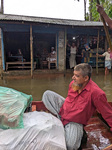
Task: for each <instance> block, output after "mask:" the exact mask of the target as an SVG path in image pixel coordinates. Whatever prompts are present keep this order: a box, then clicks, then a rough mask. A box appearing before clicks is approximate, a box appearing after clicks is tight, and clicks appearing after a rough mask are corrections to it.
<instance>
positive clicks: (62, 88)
mask: <svg viewBox="0 0 112 150" xmlns="http://www.w3.org/2000/svg"><path fill="white" fill-rule="evenodd" d="M71 80H72V73H69V74H67V75H66V76H65V77H64V76H63V75H52V76H48V75H46V76H43V77H42V76H40V77H35V78H34V79H30V78H23V79H18V78H17V79H11V78H10V79H8V78H6V79H4V80H0V85H1V86H5V87H10V88H13V89H16V90H18V91H21V92H24V93H26V94H29V95H30V94H31V95H32V96H33V100H41V98H42V94H43V92H44V91H46V90H52V91H55V92H57V93H58V94H60V95H62V96H63V97H66V96H67V91H68V85H69V83H70V81H71ZM92 80H93V81H94V82H96V84H98V86H99V87H100V88H101V89H102V90H103V91H104V92H105V93H106V95H107V99H108V101H112V98H111V89H112V81H111V80H112V74H110V75H108V76H107V77H105V76H104V72H100V73H99V74H98V75H96V73H93V75H92Z"/></svg>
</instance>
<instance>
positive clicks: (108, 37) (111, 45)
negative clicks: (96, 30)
mask: <svg viewBox="0 0 112 150" xmlns="http://www.w3.org/2000/svg"><path fill="white" fill-rule="evenodd" d="M97 4H99V5H100V2H99V0H97ZM100 17H101V20H102V22H103V25H104V30H105V34H106V37H107V41H108V44H109V47H110V49H111V51H112V43H111V40H110V35H109V31H108V28H107V26H106V23H105V20H104V18H103V16H102V15H100Z"/></svg>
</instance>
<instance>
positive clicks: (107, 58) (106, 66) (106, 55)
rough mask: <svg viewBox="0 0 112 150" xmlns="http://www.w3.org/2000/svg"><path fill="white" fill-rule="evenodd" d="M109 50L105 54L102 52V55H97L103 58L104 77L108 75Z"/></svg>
mask: <svg viewBox="0 0 112 150" xmlns="http://www.w3.org/2000/svg"><path fill="white" fill-rule="evenodd" d="M110 52H111V50H110V48H108V50H107V52H104V53H103V54H102V55H99V54H97V55H98V56H99V57H105V75H108V74H109V70H110V69H111V56H110Z"/></svg>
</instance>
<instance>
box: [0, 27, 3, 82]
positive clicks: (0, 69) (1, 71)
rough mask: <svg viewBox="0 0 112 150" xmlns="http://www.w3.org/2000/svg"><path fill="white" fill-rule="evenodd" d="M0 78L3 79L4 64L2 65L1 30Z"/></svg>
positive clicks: (0, 41) (0, 40) (0, 46)
mask: <svg viewBox="0 0 112 150" xmlns="http://www.w3.org/2000/svg"><path fill="white" fill-rule="evenodd" d="M0 78H1V79H3V64H2V31H1V28H0Z"/></svg>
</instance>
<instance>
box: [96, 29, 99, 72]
mask: <svg viewBox="0 0 112 150" xmlns="http://www.w3.org/2000/svg"><path fill="white" fill-rule="evenodd" d="M98 49H99V29H98V40H97V54H98ZM96 73H97V74H98V55H96Z"/></svg>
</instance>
